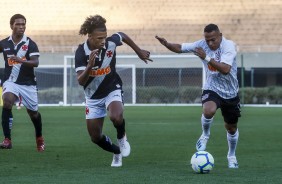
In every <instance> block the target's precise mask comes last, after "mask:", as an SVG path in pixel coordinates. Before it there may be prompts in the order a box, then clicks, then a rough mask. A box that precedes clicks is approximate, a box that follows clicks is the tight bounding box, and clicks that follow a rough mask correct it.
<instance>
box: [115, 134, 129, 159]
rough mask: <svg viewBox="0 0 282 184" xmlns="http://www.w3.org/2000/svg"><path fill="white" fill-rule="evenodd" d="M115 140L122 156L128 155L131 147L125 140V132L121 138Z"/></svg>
mask: <svg viewBox="0 0 282 184" xmlns="http://www.w3.org/2000/svg"><path fill="white" fill-rule="evenodd" d="M117 142H118V146H119V149H120V152H121V155H122V156H123V157H128V156H129V154H130V149H131V148H130V144H129V142H128V141H127V137H126V134H125V135H124V136H123V138H121V139H118V140H117Z"/></svg>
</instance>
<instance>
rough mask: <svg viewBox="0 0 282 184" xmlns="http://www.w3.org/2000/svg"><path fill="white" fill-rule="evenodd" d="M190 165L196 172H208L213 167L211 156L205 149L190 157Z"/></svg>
mask: <svg viewBox="0 0 282 184" xmlns="http://www.w3.org/2000/svg"><path fill="white" fill-rule="evenodd" d="M191 166H192V169H193V170H194V171H195V172H196V173H203V174H204V173H209V172H210V171H211V170H212V168H213V167H214V159H213V156H212V155H211V154H210V153H209V152H207V151H198V152H196V153H195V154H194V155H193V156H192V158H191Z"/></svg>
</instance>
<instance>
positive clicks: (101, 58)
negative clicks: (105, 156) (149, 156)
mask: <svg viewBox="0 0 282 184" xmlns="http://www.w3.org/2000/svg"><path fill="white" fill-rule="evenodd" d="M79 34H80V35H88V38H87V40H86V41H85V42H84V43H83V44H81V45H79V46H78V48H77V50H76V53H75V69H76V72H77V80H78V82H79V84H80V85H81V86H83V89H84V93H85V99H86V109H85V114H86V124H87V129H88V132H89V135H90V137H91V140H92V142H93V143H95V144H97V145H98V146H99V147H101V148H102V149H104V150H106V151H108V152H112V153H114V156H113V161H112V164H111V166H112V167H120V166H122V157H127V156H128V155H129V154H130V145H129V143H128V141H127V136H126V133H125V121H124V117H123V91H122V81H121V78H120V77H119V75H118V74H117V72H116V47H117V46H120V45H122V42H124V43H126V44H127V45H129V46H130V47H131V48H132V49H133V50H134V51H135V52H136V54H137V55H138V57H139V58H140V59H141V60H143V61H144V62H145V63H147V60H150V59H149V57H150V52H148V51H146V50H142V49H140V48H139V47H138V46H137V45H136V44H135V43H134V41H132V40H131V38H129V36H127V35H126V34H124V33H122V32H118V33H115V34H113V35H111V36H109V37H107V28H106V19H105V18H103V17H102V16H100V15H95V16H89V17H87V18H86V20H85V22H84V23H83V24H82V25H81V28H80V31H79ZM107 111H108V113H109V118H110V120H111V121H112V122H113V125H114V126H115V128H116V130H117V142H118V145H115V144H113V143H112V141H111V139H110V138H109V137H108V136H106V135H104V134H103V132H102V129H103V124H104V118H105V117H106V116H107Z"/></svg>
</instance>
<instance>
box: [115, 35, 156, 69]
mask: <svg viewBox="0 0 282 184" xmlns="http://www.w3.org/2000/svg"><path fill="white" fill-rule="evenodd" d="M119 35H120V36H121V37H122V41H123V42H124V43H126V44H127V45H128V46H130V47H131V48H132V49H133V50H134V51H135V53H136V54H137V55H138V57H139V58H140V59H141V60H143V61H144V62H145V63H146V64H147V63H148V61H151V62H152V61H153V60H152V59H150V52H149V51H147V50H143V49H140V48H139V47H138V45H136V44H135V43H134V41H133V40H132V39H131V38H130V37H129V36H128V35H126V34H125V33H122V32H119Z"/></svg>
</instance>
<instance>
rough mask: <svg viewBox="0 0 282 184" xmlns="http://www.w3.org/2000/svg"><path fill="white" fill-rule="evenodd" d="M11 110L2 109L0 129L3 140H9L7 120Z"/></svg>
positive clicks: (9, 132) (9, 131) (9, 133)
mask: <svg viewBox="0 0 282 184" xmlns="http://www.w3.org/2000/svg"><path fill="white" fill-rule="evenodd" d="M11 114H12V109H6V108H2V128H3V133H4V136H5V138H8V139H10V140H11V130H10V126H9V118H10V117H11Z"/></svg>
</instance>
